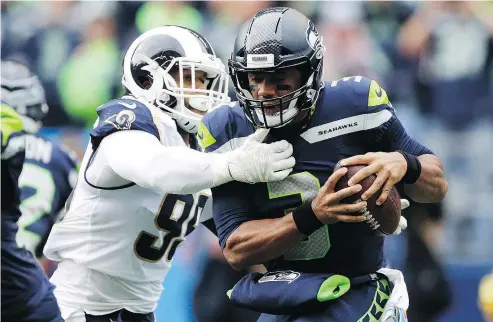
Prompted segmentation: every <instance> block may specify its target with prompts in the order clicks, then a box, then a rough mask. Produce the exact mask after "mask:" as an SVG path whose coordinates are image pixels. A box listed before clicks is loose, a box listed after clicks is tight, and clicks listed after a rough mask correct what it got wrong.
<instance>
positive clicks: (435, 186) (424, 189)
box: [404, 154, 448, 203]
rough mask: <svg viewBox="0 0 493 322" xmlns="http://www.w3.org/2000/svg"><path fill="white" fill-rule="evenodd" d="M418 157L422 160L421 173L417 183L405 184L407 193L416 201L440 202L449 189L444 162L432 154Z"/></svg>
mask: <svg viewBox="0 0 493 322" xmlns="http://www.w3.org/2000/svg"><path fill="white" fill-rule="evenodd" d="M418 159H419V161H420V162H421V175H420V176H419V179H418V181H416V183H414V184H411V185H405V186H404V189H405V191H406V193H407V194H408V195H409V197H410V198H411V199H413V200H414V201H416V202H422V203H433V202H440V201H441V200H443V198H444V197H445V195H446V194H447V190H448V182H447V179H445V176H444V174H443V166H442V163H441V162H440V160H439V159H438V158H437V157H436V156H434V155H432V154H424V155H421V156H419V157H418Z"/></svg>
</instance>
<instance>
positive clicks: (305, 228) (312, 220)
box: [293, 202, 324, 236]
mask: <svg viewBox="0 0 493 322" xmlns="http://www.w3.org/2000/svg"><path fill="white" fill-rule="evenodd" d="M293 219H294V223H295V224H296V228H298V230H299V231H300V232H301V233H302V234H305V235H307V236H310V235H311V234H312V233H313V232H315V231H316V230H317V229H319V228H320V227H322V226H323V225H324V224H323V223H322V222H321V221H320V220H319V219H318V218H317V216H316V215H315V213H314V212H313V209H312V203H311V202H305V203H303V204H302V205H301V206H300V207H299V208H296V210H294V211H293Z"/></svg>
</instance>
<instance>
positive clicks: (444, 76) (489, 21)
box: [399, 1, 493, 130]
mask: <svg viewBox="0 0 493 322" xmlns="http://www.w3.org/2000/svg"><path fill="white" fill-rule="evenodd" d="M492 35H493V6H492V5H491V4H488V3H482V2H469V1H465V2H426V3H422V6H421V7H420V8H419V9H418V10H417V11H416V13H415V14H414V16H413V17H412V18H411V19H409V21H408V22H407V23H406V25H405V26H404V27H403V29H402V31H401V34H400V39H399V44H400V48H401V50H402V52H403V53H404V54H405V55H407V56H409V57H415V58H418V59H419V64H420V70H419V75H418V76H419V81H420V82H421V83H422V84H423V86H425V87H427V90H428V91H429V99H427V100H423V101H422V104H421V107H422V108H423V111H424V112H426V113H428V114H431V115H433V116H436V117H437V118H439V120H440V122H441V123H443V124H444V125H445V126H446V127H448V128H451V129H455V130H457V129H462V128H466V127H468V126H469V125H470V124H471V123H472V122H473V121H475V120H477V119H478V118H480V117H483V116H484V113H486V112H487V113H491V105H486V100H487V99H488V95H489V90H490V82H491V79H490V74H489V72H490V70H491V64H492V62H493V42H492ZM427 98H428V97H427ZM490 103H491V102H490ZM486 108H488V111H486V110H485V109H486Z"/></svg>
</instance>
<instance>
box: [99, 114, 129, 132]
mask: <svg viewBox="0 0 493 322" xmlns="http://www.w3.org/2000/svg"><path fill="white" fill-rule="evenodd" d="M133 121H135V114H134V112H132V111H129V110H123V111H120V113H118V114H113V115H111V116H110V117H108V118H107V119H106V120H105V121H104V123H108V124H111V125H113V126H114V127H115V128H116V129H117V130H129V129H130V127H131V126H132V123H133Z"/></svg>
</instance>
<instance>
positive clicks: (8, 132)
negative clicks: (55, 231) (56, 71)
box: [0, 101, 63, 322]
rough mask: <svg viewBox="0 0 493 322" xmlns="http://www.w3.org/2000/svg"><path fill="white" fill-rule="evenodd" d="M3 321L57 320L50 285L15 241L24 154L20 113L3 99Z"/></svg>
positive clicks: (41, 321) (57, 314)
mask: <svg viewBox="0 0 493 322" xmlns="http://www.w3.org/2000/svg"><path fill="white" fill-rule="evenodd" d="M0 117H1V128H0V130H1V141H2V161H1V162H2V166H1V168H2V263H1V264H2V265H1V271H2V321H19V322H32V321H39V322H59V321H63V320H62V318H61V316H60V310H59V308H58V305H57V302H56V299H55V296H54V295H53V285H51V284H50V282H49V281H48V278H47V277H46V275H45V274H44V272H43V270H42V269H41V267H40V266H39V265H38V262H37V261H36V259H35V258H34V256H33V254H31V252H29V251H28V250H27V249H26V248H24V247H23V246H19V245H17V243H16V234H17V231H18V226H17V221H18V220H19V218H20V217H21V211H20V209H19V205H20V197H19V195H20V191H19V186H18V181H19V176H20V174H21V171H22V165H23V162H24V155H25V135H24V130H23V126H22V120H21V118H20V116H19V115H18V114H17V113H16V112H15V111H14V109H12V108H11V107H9V106H7V105H6V104H4V102H3V101H2V105H1V109H0Z"/></svg>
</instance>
